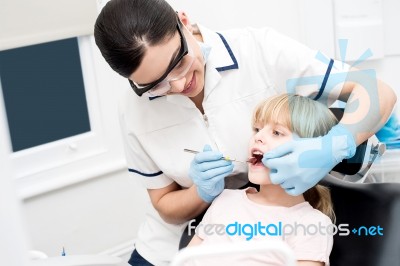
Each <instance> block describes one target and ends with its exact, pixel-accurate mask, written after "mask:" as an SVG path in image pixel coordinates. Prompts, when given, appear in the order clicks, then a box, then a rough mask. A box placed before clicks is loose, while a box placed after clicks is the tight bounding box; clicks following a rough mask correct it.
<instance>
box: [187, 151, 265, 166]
mask: <svg viewBox="0 0 400 266" xmlns="http://www.w3.org/2000/svg"><path fill="white" fill-rule="evenodd" d="M183 151H184V152H189V153H193V154H197V153H199V151H194V150H189V149H183ZM222 159H224V160H227V161H232V162H238V163H253V162H254V160H257V159H256V158H254V157H251V158H249V159H248V160H247V161H245V162H243V161H239V160H236V159H232V158H230V157H229V156H224V157H222Z"/></svg>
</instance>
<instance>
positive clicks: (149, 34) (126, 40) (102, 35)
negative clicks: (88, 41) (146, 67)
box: [94, 0, 177, 78]
mask: <svg viewBox="0 0 400 266" xmlns="http://www.w3.org/2000/svg"><path fill="white" fill-rule="evenodd" d="M176 30H177V15H176V13H175V11H174V10H173V9H172V7H171V6H170V5H169V4H168V3H167V2H166V1H164V0H111V1H109V2H108V3H107V4H106V5H105V6H104V8H103V9H102V10H101V12H100V14H99V16H98V17H97V20H96V23H95V26H94V38H95V41H96V45H97V46H98V47H99V49H100V51H101V54H102V55H103V57H104V59H105V60H106V61H107V63H108V64H109V65H110V67H111V68H112V69H113V70H114V71H116V72H117V73H118V74H120V75H121V76H123V77H125V78H128V77H129V76H130V75H131V74H132V73H133V72H134V71H135V70H136V69H137V68H138V66H139V65H140V63H141V62H142V60H143V57H144V54H145V52H146V49H147V47H149V46H153V45H157V44H160V43H162V42H164V41H167V40H168V39H169V38H171V37H173V36H174V34H175V33H176Z"/></svg>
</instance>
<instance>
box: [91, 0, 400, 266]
mask: <svg viewBox="0 0 400 266" xmlns="http://www.w3.org/2000/svg"><path fill="white" fill-rule="evenodd" d="M95 40H96V44H97V46H98V47H99V49H100V51H101V53H102V55H103V57H104V58H105V60H106V61H107V62H108V64H109V65H110V66H111V68H112V69H113V70H114V71H116V72H117V73H119V74H120V75H121V76H123V77H124V78H127V79H128V81H129V84H130V86H131V87H132V90H133V91H130V93H129V94H127V95H126V97H124V99H123V100H122V101H121V103H120V122H121V127H122V131H123V139H124V141H125V148H126V156H127V162H128V167H129V172H130V173H131V174H132V177H133V178H136V179H139V180H140V181H141V183H142V184H143V186H144V187H145V188H147V191H148V194H149V196H150V200H151V203H152V206H151V208H150V211H149V213H148V215H147V216H146V221H145V222H144V223H143V224H142V226H141V228H140V230H139V233H138V238H137V242H136V243H135V246H136V249H135V251H134V252H133V254H132V257H131V260H130V261H129V263H130V264H132V265H152V264H153V265H168V263H169V262H170V261H171V259H172V257H173V255H174V254H175V253H176V251H177V250H178V243H179V239H180V236H181V233H182V230H183V228H184V227H185V226H186V224H187V223H186V222H187V221H189V220H190V219H192V218H194V217H196V216H198V215H199V214H201V213H202V212H203V211H204V210H205V209H206V208H207V207H208V206H209V204H210V202H211V201H212V200H213V199H214V198H215V197H216V196H217V195H218V194H220V193H221V192H222V190H223V188H224V187H227V188H238V187H242V186H243V185H245V184H246V183H247V182H248V180H247V174H246V172H247V169H246V164H241V163H232V162H231V161H227V160H223V159H221V158H222V157H223V156H224V155H226V156H228V155H229V156H231V158H236V159H238V160H242V161H245V160H246V151H247V145H248V143H247V142H248V139H250V137H251V134H252V132H251V128H250V126H249V124H250V123H251V121H250V120H251V114H252V111H253V109H254V107H255V105H256V104H257V103H258V102H260V101H261V100H262V99H265V98H267V97H268V96H271V95H275V94H277V93H281V92H293V91H291V90H292V89H293V88H287V87H286V83H287V82H288V81H289V80H293V79H296V78H301V77H313V79H315V80H316V84H317V85H318V86H308V87H307V90H305V89H301V88H302V87H299V88H300V89H296V88H295V91H294V92H296V93H298V94H301V95H303V96H309V97H311V98H313V99H315V100H318V101H321V102H322V103H324V104H326V105H329V104H330V103H331V102H332V101H333V100H336V99H340V100H342V101H345V102H351V103H355V102H358V106H357V108H356V110H354V109H355V108H352V107H354V104H352V105H349V104H347V105H346V110H345V114H344V116H343V118H342V120H341V121H340V123H339V124H338V125H337V126H335V127H333V128H332V130H331V131H330V132H329V133H328V134H327V135H326V136H324V137H320V138H311V139H298V140H295V141H293V142H290V143H288V144H285V146H282V147H278V148H277V149H276V150H274V151H271V152H269V153H267V154H264V158H263V163H264V164H265V165H266V166H267V167H269V168H270V169H271V172H273V173H274V174H272V175H271V180H272V182H273V183H275V184H280V185H281V186H282V187H283V188H285V189H286V191H287V192H288V193H289V194H292V195H298V194H301V193H302V192H304V191H305V190H307V189H308V188H310V187H312V186H313V185H315V184H316V183H317V182H318V181H319V180H320V179H322V178H323V177H324V176H325V175H326V174H327V173H328V172H329V171H330V170H331V169H332V168H333V167H334V166H335V164H337V163H338V162H339V161H341V160H342V159H344V158H349V157H351V156H352V155H353V154H354V152H355V147H356V145H358V144H360V143H362V142H363V141H364V140H366V139H367V138H368V137H369V136H371V135H373V134H374V132H375V131H377V130H378V129H379V128H380V127H381V126H382V125H383V124H384V123H385V121H386V120H387V119H388V117H389V115H390V113H391V111H392V108H393V106H394V104H395V102H396V96H395V94H394V92H393V91H392V89H391V88H390V87H388V86H387V85H386V84H384V83H383V82H381V81H379V80H375V79H374V80H372V81H371V82H370V83H372V84H376V86H367V87H366V86H363V84H361V83H360V82H354V81H346V80H345V77H347V76H348V75H349V74H350V73H352V70H349V68H348V67H347V66H346V65H344V67H342V63H341V62H336V61H334V60H331V61H330V63H329V64H328V65H326V64H324V63H322V62H321V61H319V60H317V59H316V51H313V50H311V49H309V48H307V47H305V46H303V45H301V44H300V43H298V42H296V41H294V40H292V39H290V38H287V37H285V36H283V35H281V34H279V33H277V32H276V31H274V30H272V29H269V28H262V29H235V30H229V31H224V32H214V31H212V30H209V29H207V28H205V27H202V26H201V25H191V24H190V22H189V19H188V16H187V15H186V14H185V13H184V12H179V13H176V12H175V11H174V10H173V9H172V7H171V6H170V5H169V4H168V3H167V2H166V1H164V0H111V1H109V2H108V3H107V4H106V6H105V7H104V8H103V10H102V11H101V13H100V14H99V16H98V18H97V21H96V24H95ZM356 72H359V71H356ZM315 77H317V78H315ZM337 77H341V78H342V79H340V80H338V79H337ZM355 80H356V79H355ZM372 102H374V104H375V106H378V108H375V109H373V108H371V106H372V104H371V103H372ZM370 110H372V111H370ZM366 115H368V119H365V118H366ZM333 140H334V143H333ZM205 144H210V145H211V146H212V148H210V147H209V146H208V145H207V146H204V145H205ZM203 146H204V147H205V148H204V152H202V153H200V154H197V155H196V156H195V158H194V160H192V159H193V155H192V154H188V153H184V152H183V149H185V148H189V149H197V150H201V149H202V148H203ZM211 149H212V150H211ZM316 162H318V163H316ZM313 163H315V164H314V165H313ZM310 168H312V171H310ZM288 169H289V170H290V171H289V170H288Z"/></svg>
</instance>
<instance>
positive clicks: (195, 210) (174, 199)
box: [147, 182, 210, 224]
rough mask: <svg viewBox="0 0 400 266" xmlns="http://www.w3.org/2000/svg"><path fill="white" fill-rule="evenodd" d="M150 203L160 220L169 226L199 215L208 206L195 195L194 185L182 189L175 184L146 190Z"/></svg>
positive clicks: (195, 188)
mask: <svg viewBox="0 0 400 266" xmlns="http://www.w3.org/2000/svg"><path fill="white" fill-rule="evenodd" d="M147 191H148V193H149V196H150V199H151V203H152V204H153V206H154V208H155V209H156V210H157V211H158V213H159V214H160V216H161V218H162V219H163V220H164V221H165V222H167V223H170V224H181V223H184V222H187V221H189V220H190V219H192V218H194V217H196V216H198V215H199V214H201V213H202V212H203V211H204V210H205V209H207V208H208V206H209V205H210V204H209V203H207V202H204V201H203V200H202V199H201V198H200V197H199V195H198V194H197V187H196V186H195V185H193V186H191V187H190V188H188V189H182V188H181V187H180V186H179V185H178V184H177V183H175V182H174V183H172V184H170V185H169V186H167V187H165V188H160V189H148V190H147Z"/></svg>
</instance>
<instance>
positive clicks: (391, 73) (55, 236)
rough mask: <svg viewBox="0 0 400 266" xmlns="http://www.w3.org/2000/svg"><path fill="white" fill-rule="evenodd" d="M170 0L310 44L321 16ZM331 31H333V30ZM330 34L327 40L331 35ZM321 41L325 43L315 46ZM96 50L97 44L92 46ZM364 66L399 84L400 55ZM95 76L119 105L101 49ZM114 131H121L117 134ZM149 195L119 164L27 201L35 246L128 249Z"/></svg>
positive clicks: (256, 0)
mask: <svg viewBox="0 0 400 266" xmlns="http://www.w3.org/2000/svg"><path fill="white" fill-rule="evenodd" d="M321 1H322V0H321ZM324 1H328V0H324ZM169 2H170V3H171V4H172V5H173V6H174V7H175V9H176V10H184V11H186V12H187V13H188V15H189V16H190V17H191V18H192V22H195V21H198V22H201V23H202V24H203V25H205V26H208V27H210V28H213V29H216V30H219V29H225V28H230V27H239V26H240V27H242V26H255V27H259V26H265V25H267V26H271V27H274V28H276V29H278V30H280V31H281V32H283V33H286V34H287V35H289V36H291V37H293V38H295V39H298V40H300V41H303V42H306V43H307V42H310V38H309V37H307V33H306V29H305V27H306V24H307V23H306V22H305V19H304V16H305V14H308V13H304V12H305V11H307V12H310V11H311V13H312V12H316V14H320V15H321V12H320V10H321V9H318V8H317V9H316V10H310V9H307V10H304V6H303V4H302V3H303V2H302V1H298V0H281V1H276V0H275V1H273V0H247V1H231V0H218V1H215V0H202V1H200V0H197V1H194V0H193V1H187V0H169ZM328 2H329V1H328ZM319 8H324V7H319ZM318 12H320V13H318ZM324 12H325V11H324ZM330 15H331V14H329V13H327V14H326V16H325V17H328V18H329V16H330ZM321 24H323V25H330V24H329V20H326V21H321ZM328 32H331V33H332V29H330V31H328ZM322 34H327V33H326V32H325V33H322ZM391 34H397V32H396V33H395V32H392V33H391ZM327 38H328V39H329V36H327ZM330 38H333V37H332V36H331V37H330ZM308 44H309V45H311V46H313V45H314V44H313V43H308ZM318 45H321V44H315V46H318ZM328 46H329V45H328ZM332 47H333V46H329V47H327V48H326V52H327V53H330V52H331V51H332ZM93 49H95V50H96V49H97V48H96V47H95V46H94V45H93ZM321 49H324V48H321ZM366 66H368V67H373V68H376V69H377V72H378V75H379V76H380V77H382V78H383V79H384V80H386V81H387V82H388V83H389V84H391V85H392V86H393V87H394V88H396V89H399V88H400V75H399V74H398V69H399V66H400V57H399V56H391V57H388V58H385V59H382V60H378V61H374V62H368V63H367V64H366ZM96 74H97V76H98V79H99V84H100V85H99V89H100V90H102V93H105V92H104V91H103V90H109V92H108V93H105V94H104V95H103V96H104V97H102V98H101V99H100V106H102V105H104V102H105V101H107V102H108V101H112V102H113V104H115V105H116V99H117V98H118V96H119V95H120V92H122V91H123V90H125V89H127V82H126V81H125V80H123V79H122V78H120V77H119V76H117V75H116V74H114V73H113V72H112V71H111V69H109V68H108V66H107V65H106V64H105V63H104V62H103V61H102V58H101V57H100V55H99V53H96ZM111 91H112V93H111ZM101 115H102V116H111V117H113V118H114V119H115V120H116V119H117V114H116V111H115V110H111V111H109V110H108V109H107V111H105V112H104V113H102V114H101ZM105 126H106V127H107V130H110V131H118V128H117V127H116V126H115V124H113V125H111V126H110V125H105ZM112 134H116V135H118V134H119V132H117V133H115V132H114V133H112ZM113 144H114V145H117V146H119V147H121V148H120V149H119V154H118V156H123V155H122V144H121V142H120V139H119V138H118V137H116V138H115V139H114V143H113ZM77 170H79V169H77ZM146 195H147V194H146V191H145V190H144V189H143V188H141V187H140V185H139V184H138V183H136V181H135V180H133V179H132V178H130V177H128V173H127V171H126V169H125V168H124V167H121V168H120V169H115V170H114V172H104V173H102V174H99V175H98V176H96V177H93V178H91V179H88V180H87V181H85V182H80V183H77V184H75V185H69V186H66V187H61V188H60V189H57V190H55V191H51V192H48V193H45V194H42V195H37V196H35V197H32V198H29V199H27V200H25V202H24V206H23V210H24V216H25V217H26V218H25V219H26V224H27V227H28V231H29V234H30V240H31V241H30V242H31V247H32V248H33V249H38V250H41V251H44V252H46V253H47V254H48V255H50V256H57V255H59V254H60V252H61V250H62V247H63V246H64V247H65V248H66V252H67V253H69V254H83V253H100V252H104V251H109V252H110V253H114V254H123V253H125V252H130V249H131V248H132V244H133V242H132V240H133V239H134V238H135V237H136V235H137V230H138V227H139V224H140V221H141V220H142V219H143V217H144V211H145V208H144V206H145V202H147V197H146Z"/></svg>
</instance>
